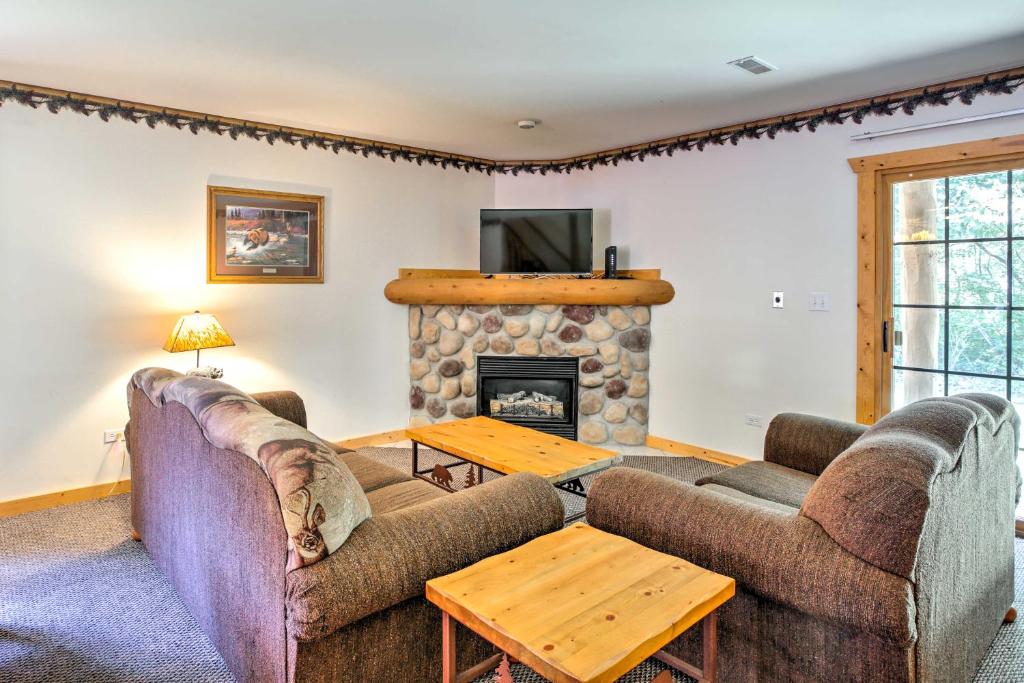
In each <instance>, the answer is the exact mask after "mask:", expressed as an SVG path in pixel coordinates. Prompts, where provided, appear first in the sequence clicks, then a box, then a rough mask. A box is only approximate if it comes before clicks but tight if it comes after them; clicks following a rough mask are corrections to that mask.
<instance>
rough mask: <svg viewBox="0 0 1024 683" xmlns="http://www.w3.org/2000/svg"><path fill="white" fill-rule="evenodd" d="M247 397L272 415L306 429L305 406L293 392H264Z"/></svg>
mask: <svg viewBox="0 0 1024 683" xmlns="http://www.w3.org/2000/svg"><path fill="white" fill-rule="evenodd" d="M249 395H250V396H252V397H253V398H254V399H256V402H257V403H259V404H260V405H261V406H263V407H264V408H266V409H267V410H269V411H270V412H271V413H273V414H274V415H277V416H278V417H280V418H284V419H285V420H288V421H289V422H294V423H295V424H297V425H299V426H300V427H306V404H305V403H303V402H302V398H301V397H300V396H299V395H298V394H296V393H295V392H294V391H264V392H262V393H259V394H249Z"/></svg>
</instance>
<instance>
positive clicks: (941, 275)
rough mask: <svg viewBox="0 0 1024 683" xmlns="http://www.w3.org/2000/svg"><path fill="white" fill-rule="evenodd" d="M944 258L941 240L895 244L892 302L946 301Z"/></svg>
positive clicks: (930, 302)
mask: <svg viewBox="0 0 1024 683" xmlns="http://www.w3.org/2000/svg"><path fill="white" fill-rule="evenodd" d="M945 259H946V250H945V249H944V248H943V246H942V245H941V244H906V245H896V246H894V247H893V253H892V301H893V303H895V304H944V303H946V295H945V288H946V261H945ZM1022 274H1024V271H1022ZM1004 277H1005V276H1004Z"/></svg>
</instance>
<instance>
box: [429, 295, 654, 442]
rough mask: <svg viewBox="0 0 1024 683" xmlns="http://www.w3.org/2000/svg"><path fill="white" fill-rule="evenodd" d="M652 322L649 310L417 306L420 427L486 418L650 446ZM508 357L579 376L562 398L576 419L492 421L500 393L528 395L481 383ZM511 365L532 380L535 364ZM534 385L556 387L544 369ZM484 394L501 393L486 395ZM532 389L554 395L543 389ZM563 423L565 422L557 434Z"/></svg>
mask: <svg viewBox="0 0 1024 683" xmlns="http://www.w3.org/2000/svg"><path fill="white" fill-rule="evenodd" d="M650 320H651V311H650V307H648V306H586V305H563V306H558V305H543V304H542V305H536V306H534V305H528V304H502V305H496V306H485V305H471V306H465V305H457V304H454V305H445V306H441V305H429V304H427V305H411V306H409V338H410V344H409V356H410V359H409V376H410V381H411V386H410V389H409V405H410V409H411V419H410V424H411V425H413V426H419V425H424V424H431V423H434V422H442V421H444V420H451V419H456V418H464V417H472V416H474V415H478V414H480V415H489V416H492V417H497V418H498V419H504V418H508V419H509V421H511V422H519V423H524V422H528V423H531V424H528V425H527V426H531V427H535V428H538V427H540V428H544V427H547V429H544V431H549V432H550V433H556V434H558V435H559V436H565V437H567V438H578V439H579V440H580V441H584V442H586V443H591V444H621V445H639V444H642V443H644V440H645V439H646V437H647V415H648V405H649V398H650V383H649V380H648V368H649V365H650V356H649V349H650V345H651V331H650ZM498 358H509V359H515V358H521V359H538V360H542V359H563V363H561V364H560V369H561V370H563V371H564V369H565V368H566V367H571V368H572V369H573V370H576V371H577V373H576V374H577V375H578V379H574V380H573V382H572V387H573V388H572V391H573V394H572V395H570V396H567V397H563V398H562V399H561V401H558V402H560V403H562V409H563V411H571V415H569V416H568V419H566V420H563V421H559V420H557V419H555V418H549V419H545V418H540V417H537V416H533V418H534V419H530V417H531V416H528V415H525V414H524V415H520V416H516V415H491V414H490V413H491V410H490V406H491V404H490V401H491V400H499V398H498V396H497V394H498V393H502V394H515V393H517V392H519V391H525V390H527V386H526V385H516V384H509V383H506V384H505V385H504V386H503V387H500V388H495V389H493V390H489V389H487V388H486V385H484V384H483V383H482V382H481V381H480V377H484V378H485V379H486V377H487V376H488V375H487V372H489V371H490V370H491V368H492V367H494V366H495V365H500V364H501V363H500V361H499V362H498V363H495V359H498ZM564 361H568V362H569V363H568V365H566V363H565V362H564ZM511 365H512V366H513V368H514V370H515V373H518V375H517V377H518V378H519V379H523V378H527V377H528V376H529V372H528V370H527V366H528V365H529V364H528V363H523V364H514V363H513V364H511ZM481 369H483V370H485V374H483V375H480V374H479V371H480V370H481ZM497 372H502V371H501V370H498V371H497ZM507 375H508V372H507V371H506V372H505V376H507ZM532 379H534V380H535V381H543V380H548V381H550V378H546V377H544V373H543V372H541V373H538V374H536V375H534V376H533V377H532ZM548 386H550V385H548ZM481 389H484V391H490V393H493V394H494V396H490V395H488V396H481V397H478V391H480V390H481ZM504 389H508V391H505V390H504ZM530 391H531V392H532V391H537V392H538V393H539V394H545V395H549V394H550V392H549V391H545V390H543V387H541V388H537V389H530ZM531 398H532V397H531ZM484 399H486V401H487V402H486V403H484V402H483V400H484ZM505 400H506V402H509V401H508V397H507V396H506V397H505ZM556 401H557V397H556ZM541 402H543V398H541V397H538V399H537V401H535V402H534V407H533V408H532V409H531V410H533V411H534V412H536V411H538V410H543V408H542V407H540V405H539V404H540V403H541ZM510 405H511V403H510ZM526 405H527V404H526V403H522V404H521V406H522V407H524V408H525V407H526ZM510 410H512V408H510ZM517 418H518V419H517ZM555 422H561V424H559V425H558V428H557V429H556V428H555V427H556V425H555V424H554V423H555ZM574 423H575V424H574Z"/></svg>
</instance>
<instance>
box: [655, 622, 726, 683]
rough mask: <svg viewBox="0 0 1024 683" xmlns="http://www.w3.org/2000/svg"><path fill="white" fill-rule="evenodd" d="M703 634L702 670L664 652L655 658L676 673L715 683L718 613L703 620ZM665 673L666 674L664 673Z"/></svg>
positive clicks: (716, 673) (702, 682)
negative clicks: (680, 672) (679, 672)
mask: <svg viewBox="0 0 1024 683" xmlns="http://www.w3.org/2000/svg"><path fill="white" fill-rule="evenodd" d="M701 627H702V629H703V632H702V634H701V639H702V641H703V642H702V644H703V647H704V653H703V658H702V661H701V666H702V668H700V669H698V668H697V667H696V666H694V665H693V664H690V663H689V662H685V661H683V660H682V659H680V658H679V657H676V656H675V655H671V654H669V653H668V652H665V651H664V650H658V651H657V652H655V653H654V655H653V657H654V658H655V659H657V660H659V661H661V662H664V663H665V664H668V665H669V666H670V667H672V668H673V669H675V670H676V671H682V672H683V673H684V674H686V675H687V676H689V677H690V678H693V679H695V680H696V681H697V682H698V683H715V681H716V680H717V678H718V611H717V610H716V611H714V612H712V613H711V614H709V615H707V616H706V617H704V618H703V619H702V620H701ZM663 673H664V672H663Z"/></svg>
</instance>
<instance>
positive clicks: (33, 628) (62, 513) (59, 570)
mask: <svg viewBox="0 0 1024 683" xmlns="http://www.w3.org/2000/svg"><path fill="white" fill-rule="evenodd" d="M364 452H367V453H368V454H371V455H374V456H375V457H378V458H380V459H381V460H384V461H387V462H389V463H391V464H393V465H396V466H399V467H402V468H403V469H404V468H405V467H408V465H407V464H406V463H407V462H408V461H407V458H408V457H409V456H408V451H401V450H399V449H365V451H364ZM623 464H624V465H627V466H631V467H640V468H642V469H648V470H653V471H657V472H662V473H664V474H667V475H669V476H673V477H676V478H678V479H681V480H684V481H693V479H695V478H697V477H699V476H703V474H705V473H708V472H711V471H715V469H716V468H717V466H715V465H712V464H710V463H705V462H704V461H701V460H695V459H692V458H675V457H650V456H626V459H625V462H624V463H623ZM585 483H586V482H585ZM565 496H566V497H567V498H571V500H568V502H571V503H576V502H577V499H576V497H574V496H570V495H569V494H565ZM128 533H129V522H128V497H127V496H116V497H113V498H108V499H105V500H101V501H94V502H89V503H80V504H77V505H70V506H67V507H62V508H54V509H51V510H43V511H40V512H33V513H29V514H25V515H20V516H17V517H8V518H4V519H0V681H3V682H4V683H6V682H11V683H15V682H17V683H21V682H33V683H35V682H39V683H42V682H50V681H52V682H61V681H87V682H91V681H96V682H100V681H104V682H106V681H112V682H121V681H125V682H127V681H139V682H162V681H197V682H200V681H201V682H220V681H225V682H227V681H232V680H233V679H232V677H231V674H230V673H229V672H228V671H227V669H226V668H225V666H224V663H223V661H222V660H221V659H220V657H219V656H218V655H217V652H216V651H215V650H214V649H213V646H212V644H211V643H210V642H209V640H207V638H206V637H205V636H204V635H203V634H202V632H201V631H200V630H199V628H198V626H197V625H196V623H195V622H194V621H193V620H192V618H191V617H190V616H189V614H188V612H187V611H186V610H185V607H184V605H182V603H181V602H180V600H179V599H178V598H177V596H176V595H175V593H174V591H173V589H172V588H171V586H170V585H169V584H168V583H167V581H166V580H165V579H164V577H163V575H162V574H160V572H159V571H158V570H157V569H156V567H155V566H154V565H153V563H152V561H151V560H150V559H149V556H148V555H147V554H146V552H145V550H144V549H143V547H142V545H141V544H138V543H134V542H132V541H131V540H129V538H128ZM1016 552H1017V595H1019V596H1024V541H1022V540H1018V541H1017V547H1016ZM1022 611H1024V610H1022ZM660 670H661V665H659V664H656V663H652V664H648V663H645V664H642V665H640V666H639V667H637V668H636V669H634V670H633V671H632V672H630V673H629V674H627V676H626V677H624V678H623V679H621V680H623V681H628V682H629V683H646V682H647V681H650V680H651V678H652V677H653V676H654V675H655V674H656V673H657V672H658V671H660ZM514 673H515V675H516V681H517V683H540V681H542V680H543V679H541V678H539V677H537V676H536V675H535V674H533V673H532V672H530V671H528V670H525V669H524V668H523V667H521V666H519V665H516V666H515V667H514ZM675 680H676V681H677V682H680V683H681V682H683V681H687V680H688V679H686V678H685V677H683V676H677V678H676V679H675ZM480 681H481V683H483V682H485V681H489V679H488V678H487V677H485V678H481V679H480ZM976 681H979V682H981V683H989V682H993V683H994V682H996V681H999V682H1001V683H1002V682H1006V681H1024V619H1021V620H1020V621H1018V623H1017V624H1014V625H1008V626H1004V627H1003V628H1002V629H1001V631H1000V633H999V636H998V637H997V639H996V641H995V642H994V643H993V645H992V648H991V650H990V651H989V654H988V656H987V657H986V659H985V661H984V663H983V665H982V668H981V671H980V672H979V674H978V676H977V678H976Z"/></svg>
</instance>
